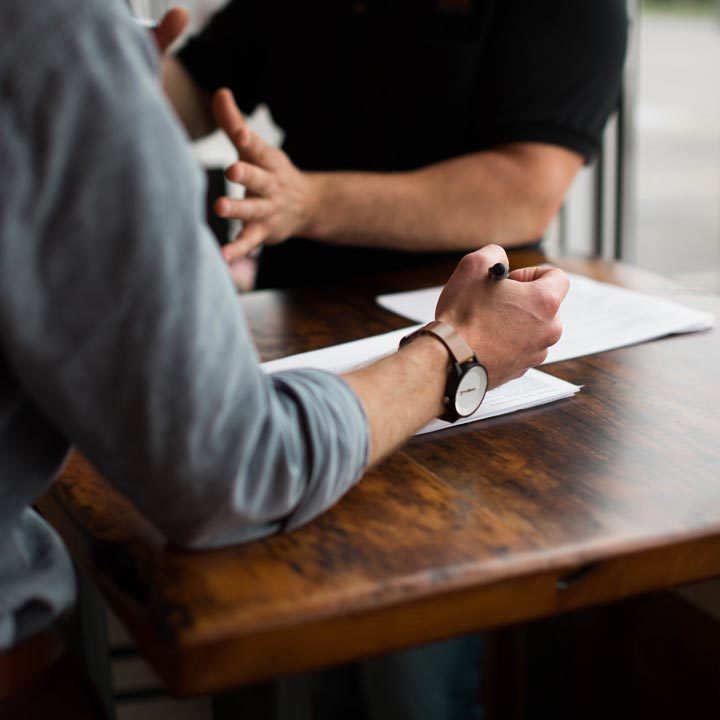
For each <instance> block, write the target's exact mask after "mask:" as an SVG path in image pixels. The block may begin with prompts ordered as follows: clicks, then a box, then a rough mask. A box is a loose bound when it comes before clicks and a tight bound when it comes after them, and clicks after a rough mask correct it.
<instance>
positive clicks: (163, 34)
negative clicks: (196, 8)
mask: <svg viewBox="0 0 720 720" xmlns="http://www.w3.org/2000/svg"><path fill="white" fill-rule="evenodd" d="M189 22H190V15H188V12H187V10H184V9H183V8H179V7H175V8H171V9H170V10H168V11H167V12H166V13H165V15H163V18H162V20H160V22H159V23H158V26H157V27H155V28H153V31H152V32H153V34H154V35H155V42H156V43H157V46H158V50H159V51H160V54H161V55H164V54H165V53H166V52H167V50H168V48H169V47H170V46H171V45H172V44H173V43H174V42H175V41H176V40H177V39H178V38H179V37H180V36H181V35H182V34H183V31H184V30H185V28H186V27H187V24H188V23H189Z"/></svg>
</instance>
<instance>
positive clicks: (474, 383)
mask: <svg viewBox="0 0 720 720" xmlns="http://www.w3.org/2000/svg"><path fill="white" fill-rule="evenodd" d="M486 388H487V374H486V373H485V370H484V369H483V368H482V367H481V366H479V365H476V366H475V367H472V368H470V369H469V370H468V371H467V372H466V373H465V375H463V377H462V379H461V380H460V384H459V385H458V389H457V393H456V394H455V409H456V410H457V414H458V415H460V417H467V416H468V415H472V414H473V413H474V412H475V411H476V410H477V409H478V407H479V405H480V403H481V402H482V399H483V397H484V396H485V390H486Z"/></svg>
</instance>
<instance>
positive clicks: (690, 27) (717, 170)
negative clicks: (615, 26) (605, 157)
mask: <svg viewBox="0 0 720 720" xmlns="http://www.w3.org/2000/svg"><path fill="white" fill-rule="evenodd" d="M638 86H639V91H638V94H639V107H638V207H637V226H636V232H637V246H636V253H635V256H634V257H633V258H630V259H631V260H632V261H634V262H636V263H637V264H638V265H640V266H642V267H645V268H648V269H651V270H655V271H658V272H661V273H663V274H665V275H670V276H672V277H673V278H674V279H676V280H678V281H680V282H682V283H683V284H685V285H689V286H693V287H698V288H701V289H704V290H709V291H712V292H720V22H718V20H717V19H716V18H712V17H708V18H685V17H678V16H677V15H647V14H646V15H644V16H643V18H642V20H641V27H640V47H639V79H638Z"/></svg>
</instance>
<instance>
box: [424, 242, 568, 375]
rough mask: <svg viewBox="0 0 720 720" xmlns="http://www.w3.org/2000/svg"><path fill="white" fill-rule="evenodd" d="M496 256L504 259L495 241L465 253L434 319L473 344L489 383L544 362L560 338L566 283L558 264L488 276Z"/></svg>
mask: <svg viewBox="0 0 720 720" xmlns="http://www.w3.org/2000/svg"><path fill="white" fill-rule="evenodd" d="M498 262H501V263H505V264H506V265H507V264H508V259H507V255H506V254H505V251H504V250H503V249H502V248H501V247H499V246H497V245H487V246H485V247H484V248H482V250H478V251H476V252H474V253H470V254H469V255H466V256H465V257H464V258H463V259H462V260H461V261H460V263H459V264H458V266H457V268H456V270H455V272H454V273H453V275H452V277H451V278H450V280H449V281H448V283H447V285H446V286H445V289H444V290H443V292H442V294H441V295H440V299H439V300H438V304H437V308H436V311H435V317H436V318H437V319H438V320H443V321H445V322H447V323H449V324H450V325H452V326H453V327H454V328H455V329H456V330H457V331H458V332H459V333H460V334H461V335H462V336H463V337H464V338H465V340H466V341H467V343H468V344H469V345H470V347H471V348H473V350H474V351H475V353H476V354H477V356H478V359H479V360H480V362H481V363H482V364H483V365H484V366H485V368H486V369H487V372H488V378H489V387H490V388H494V387H497V386H498V385H502V384H503V383H505V382H507V381H508V380H512V379H513V378H517V377H520V376H521V375H524V374H525V373H526V372H527V371H528V370H529V369H530V368H531V367H536V366H537V365H541V364H542V363H543V362H544V360H545V358H546V357H547V352H548V348H549V347H550V346H551V345H554V344H555V343H556V342H557V341H558V340H559V339H560V335H561V333H562V326H561V324H560V321H559V320H558V317H557V313H558V310H559V308H560V303H561V302H562V301H563V299H564V298H565V296H566V295H567V292H568V288H569V281H568V278H567V275H565V273H564V272H562V270H558V269H557V268H551V267H545V266H543V267H534V268H523V269H522V270H514V271H513V272H511V273H510V276H509V278H508V279H507V280H499V281H495V280H492V279H490V278H489V277H488V270H489V268H490V267H492V266H493V265H494V264H495V263H498Z"/></svg>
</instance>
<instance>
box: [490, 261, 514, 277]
mask: <svg viewBox="0 0 720 720" xmlns="http://www.w3.org/2000/svg"><path fill="white" fill-rule="evenodd" d="M509 274H510V268H508V266H507V265H505V263H495V264H494V265H493V266H492V267H491V268H490V269H489V270H488V276H489V277H490V279H491V280H504V279H505V278H506V277H507V276H508V275H509Z"/></svg>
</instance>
